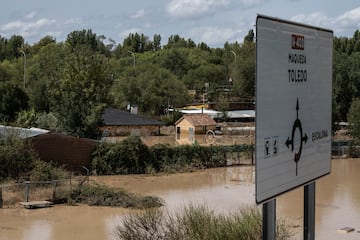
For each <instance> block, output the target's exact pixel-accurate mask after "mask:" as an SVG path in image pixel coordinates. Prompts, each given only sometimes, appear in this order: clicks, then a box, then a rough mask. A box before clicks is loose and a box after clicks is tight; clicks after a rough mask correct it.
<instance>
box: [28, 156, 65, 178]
mask: <svg viewBox="0 0 360 240" xmlns="http://www.w3.org/2000/svg"><path fill="white" fill-rule="evenodd" d="M69 177H70V173H69V172H68V171H66V170H65V169H64V168H63V167H57V166H55V165H54V164H52V163H51V162H50V163H47V162H44V161H41V160H35V162H34V168H33V169H32V170H31V171H30V181H52V180H59V179H68V178H69Z"/></svg>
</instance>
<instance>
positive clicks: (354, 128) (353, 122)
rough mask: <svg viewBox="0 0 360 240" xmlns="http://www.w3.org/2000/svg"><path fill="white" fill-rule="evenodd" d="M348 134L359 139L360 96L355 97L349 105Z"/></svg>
mask: <svg viewBox="0 0 360 240" xmlns="http://www.w3.org/2000/svg"><path fill="white" fill-rule="evenodd" d="M348 121H349V134H350V135H351V136H352V137H353V138H354V139H356V140H358V141H359V140H360V98H357V99H355V100H354V101H353V102H352V104H351V107H350V110H349V115H348Z"/></svg>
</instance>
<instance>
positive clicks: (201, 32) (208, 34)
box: [190, 27, 243, 45]
mask: <svg viewBox="0 0 360 240" xmlns="http://www.w3.org/2000/svg"><path fill="white" fill-rule="evenodd" d="M190 35H191V36H190V38H191V39H193V40H196V41H197V42H205V43H206V44H208V45H218V44H224V43H225V42H226V41H228V42H234V41H238V42H241V41H242V40H241V37H242V36H241V35H243V32H242V31H241V30H237V29H233V28H221V27H199V28H194V29H192V30H191V31H190Z"/></svg>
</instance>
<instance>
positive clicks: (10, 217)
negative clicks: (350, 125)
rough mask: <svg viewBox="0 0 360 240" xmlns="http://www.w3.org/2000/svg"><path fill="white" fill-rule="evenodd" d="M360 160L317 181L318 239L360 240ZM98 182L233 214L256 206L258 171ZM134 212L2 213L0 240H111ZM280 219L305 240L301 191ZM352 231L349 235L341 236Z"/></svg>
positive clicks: (335, 164)
mask: <svg viewBox="0 0 360 240" xmlns="http://www.w3.org/2000/svg"><path fill="white" fill-rule="evenodd" d="M359 172H360V159H341V160H333V161H332V172H331V175H328V176H326V177H324V178H322V179H320V180H318V181H317V182H316V239H329V240H335V239H345V240H347V239H349V240H355V239H360V233H358V232H357V231H359V230H360V188H359V187H358V186H357V184H358V182H359V180H360V176H359ZM93 179H94V180H96V181H99V182H103V183H106V184H108V185H111V186H113V187H120V188H124V189H127V190H130V191H132V192H136V193H140V194H146V195H149V194H150V195H156V196H160V197H162V198H163V199H164V201H165V203H166V207H167V208H168V209H170V210H176V209H178V208H179V207H182V206H183V205H187V204H189V203H198V204H206V205H208V206H209V207H210V208H212V209H215V210H216V211H218V212H232V211H235V210H238V209H240V208H241V207H243V206H248V205H254V204H255V196H254V194H255V187H254V181H255V179H254V168H253V167H247V166H242V167H230V168H218V169H209V170H204V171H199V172H194V173H183V174H172V175H161V176H146V177H145V176H104V177H94V178H93ZM130 211H132V210H124V209H119V208H107V207H89V206H83V205H82V206H75V207H70V206H55V207H52V208H48V209H39V210H26V209H21V208H19V209H2V210H0V240H9V239H11V240H13V239H49V240H60V239H87V240H92V239H94V240H95V239H109V240H110V239H113V238H112V233H113V229H114V228H115V226H117V225H118V224H119V223H120V222H121V221H122V218H123V216H124V214H127V213H129V212H130ZM277 216H278V217H279V218H285V219H287V220H288V221H289V222H290V223H291V224H292V225H293V226H294V231H296V232H297V235H296V236H295V239H302V221H303V189H302V188H300V189H297V190H294V191H291V192H289V193H286V194H284V195H282V196H280V197H279V198H278V199H277ZM345 226H348V227H354V228H355V229H356V231H354V232H352V233H349V234H340V233H338V232H337V230H338V229H340V228H342V227H345Z"/></svg>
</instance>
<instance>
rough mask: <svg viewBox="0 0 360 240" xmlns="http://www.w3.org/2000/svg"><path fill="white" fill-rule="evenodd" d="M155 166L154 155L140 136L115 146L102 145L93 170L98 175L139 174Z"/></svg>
mask: <svg viewBox="0 0 360 240" xmlns="http://www.w3.org/2000/svg"><path fill="white" fill-rule="evenodd" d="M153 165H154V164H153V157H152V153H151V152H150V150H149V148H148V147H147V146H146V145H145V144H143V143H142V141H141V139H140V137H139V136H130V137H129V138H127V139H125V140H124V141H122V142H119V143H115V144H114V143H102V144H101V145H100V146H99V147H98V148H97V149H96V150H95V152H94V154H93V160H92V169H93V170H94V171H95V172H96V173H97V174H139V173H145V172H146V169H147V167H148V166H153Z"/></svg>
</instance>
